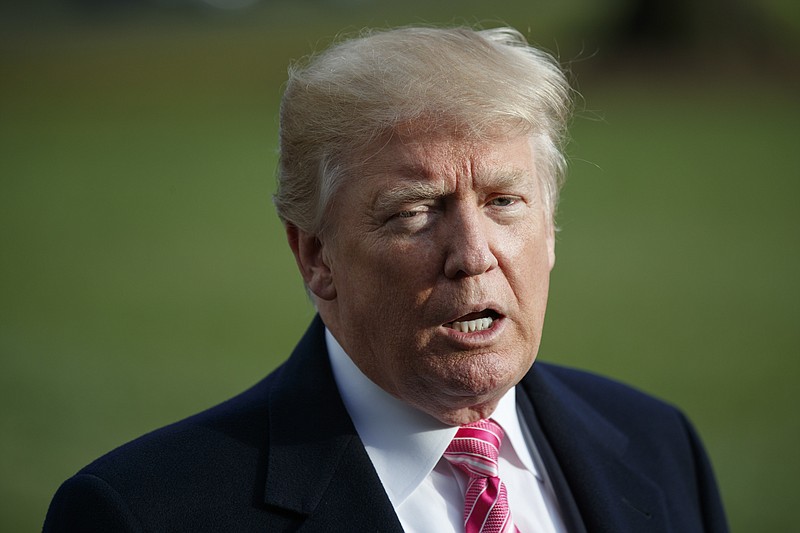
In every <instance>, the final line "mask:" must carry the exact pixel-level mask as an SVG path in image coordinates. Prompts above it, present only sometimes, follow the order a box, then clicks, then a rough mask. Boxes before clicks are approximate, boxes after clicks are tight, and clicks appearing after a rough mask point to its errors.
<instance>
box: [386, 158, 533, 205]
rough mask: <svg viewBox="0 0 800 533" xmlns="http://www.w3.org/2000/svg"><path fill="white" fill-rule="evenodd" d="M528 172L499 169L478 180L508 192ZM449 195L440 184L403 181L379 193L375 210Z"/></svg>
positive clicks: (413, 173) (415, 171)
mask: <svg viewBox="0 0 800 533" xmlns="http://www.w3.org/2000/svg"><path fill="white" fill-rule="evenodd" d="M401 174H402V175H404V176H423V175H425V172H424V171H420V170H418V169H414V168H411V169H406V171H404V172H401ZM527 175H528V172H526V171H523V170H521V169H518V168H500V169H493V170H490V171H488V172H484V173H482V174H480V175H479V177H478V179H479V180H480V181H481V182H484V183H485V184H486V185H485V186H488V187H491V188H493V189H499V190H510V189H512V188H514V187H515V186H517V185H518V184H519V183H520V181H522V180H523V178H524V177H526V176H527ZM448 194H450V191H448V190H446V188H445V187H444V185H443V184H442V183H436V184H433V183H427V182H424V181H419V180H417V179H409V180H404V181H403V183H402V184H401V185H398V186H396V187H391V188H388V189H385V190H383V191H381V192H380V194H379V195H378V197H377V199H376V201H375V208H376V210H378V211H385V210H389V209H393V208H395V207H397V206H399V205H405V204H413V203H416V202H420V201H424V200H436V199H438V198H443V197H445V196H447V195H448Z"/></svg>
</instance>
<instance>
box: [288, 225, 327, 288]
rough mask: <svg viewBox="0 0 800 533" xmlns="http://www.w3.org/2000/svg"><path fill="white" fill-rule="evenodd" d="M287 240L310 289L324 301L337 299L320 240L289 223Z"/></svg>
mask: <svg viewBox="0 0 800 533" xmlns="http://www.w3.org/2000/svg"><path fill="white" fill-rule="evenodd" d="M286 238H287V239H288V241H289V247H290V248H291V249H292V253H293V254H294V260H295V261H296V262H297V268H299V269H300V275H301V276H303V281H304V282H305V284H306V286H307V287H308V289H309V290H310V291H311V292H312V293H313V294H314V295H315V296H317V297H318V298H322V299H323V300H333V299H334V298H336V287H335V285H334V283H333V275H332V273H331V269H330V266H329V265H328V262H327V260H326V258H325V254H324V253H323V248H324V245H323V244H322V242H321V241H320V240H319V238H317V236H316V235H311V234H309V233H306V232H305V231H303V230H301V229H300V228H298V227H297V226H295V225H293V224H288V223H287V224H286Z"/></svg>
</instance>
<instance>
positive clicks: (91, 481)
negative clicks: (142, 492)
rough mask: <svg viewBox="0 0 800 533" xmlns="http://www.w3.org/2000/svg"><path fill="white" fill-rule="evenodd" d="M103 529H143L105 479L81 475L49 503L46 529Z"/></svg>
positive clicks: (129, 532) (112, 532)
mask: <svg viewBox="0 0 800 533" xmlns="http://www.w3.org/2000/svg"><path fill="white" fill-rule="evenodd" d="M101 531H102V532H108V533H123V532H125V533H133V532H141V531H144V529H143V528H142V526H141V524H140V523H139V521H138V520H137V519H136V517H135V516H133V513H131V511H130V509H129V508H128V506H127V504H126V503H125V502H124V501H123V499H122V497H121V496H120V495H119V493H118V492H117V491H115V490H114V489H113V488H112V487H111V486H110V485H109V484H108V483H106V482H105V481H104V480H103V479H101V478H99V477H97V476H93V475H91V474H78V475H76V476H74V477H72V478H70V479H68V480H67V481H65V482H64V484H63V485H61V487H60V488H59V489H58V491H57V492H56V494H55V496H54V497H53V501H52V502H50V508H49V509H48V510H47V517H46V518H45V521H44V528H43V532H44V533H62V532H63V533H72V532H75V533H77V532H86V533H91V532H98V533H99V532H101Z"/></svg>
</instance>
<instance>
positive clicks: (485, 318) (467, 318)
mask: <svg viewBox="0 0 800 533" xmlns="http://www.w3.org/2000/svg"><path fill="white" fill-rule="evenodd" d="M498 318H500V314H499V313H497V312H496V311H494V310H492V309H484V310H483V311H479V312H477V313H469V314H466V315H464V316H462V317H460V318H458V319H457V320H454V321H453V322H448V323H447V324H444V327H446V328H450V329H454V330H456V331H460V332H461V333H472V332H475V331H484V330H487V329H490V328H491V327H492V323H493V322H494V321H495V320H496V319H498Z"/></svg>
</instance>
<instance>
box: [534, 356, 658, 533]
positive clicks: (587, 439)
mask: <svg viewBox="0 0 800 533" xmlns="http://www.w3.org/2000/svg"><path fill="white" fill-rule="evenodd" d="M521 386H522V390H523V392H524V393H525V394H526V395H527V396H528V398H529V399H530V400H531V402H532V404H533V406H534V409H535V416H536V418H538V422H539V423H540V425H541V431H542V433H543V434H544V436H545V438H546V440H547V443H548V444H549V447H550V448H551V449H552V452H553V455H554V456H555V459H556V460H557V462H558V465H557V467H560V470H561V472H563V475H564V478H565V480H566V482H567V484H568V485H569V489H570V492H571V493H572V496H573V497H574V501H575V504H576V505H577V508H578V509H579V511H580V515H581V518H582V520H583V523H584V524H585V527H586V529H587V530H588V531H591V532H593V533H594V532H609V533H611V532H613V533H624V532H631V533H634V532H636V533H638V532H641V531H648V532H649V533H657V532H661V531H667V530H668V529H669V524H668V522H667V521H668V515H667V514H666V511H665V503H664V496H663V494H662V492H661V490H660V489H659V488H658V486H656V484H655V483H653V482H652V481H651V480H649V479H647V478H646V477H644V476H643V475H641V474H639V473H638V472H636V471H635V470H634V469H632V468H631V467H630V466H629V460H630V458H628V457H627V456H626V452H627V448H628V439H627V437H626V436H625V435H624V434H623V433H622V432H621V431H619V429H617V428H616V427H615V426H613V425H612V424H611V423H610V422H608V421H607V420H606V419H605V417H603V415H602V414H601V413H599V412H598V411H596V410H595V409H594V408H593V407H592V406H591V405H589V404H588V403H586V402H585V401H584V400H583V399H582V398H581V397H579V396H578V395H577V394H576V393H575V392H574V391H573V390H572V389H571V388H569V386H567V385H566V384H565V383H563V382H562V381H560V380H559V379H558V378H557V377H556V376H554V375H553V374H552V372H551V371H550V370H549V369H548V368H547V366H546V365H543V364H541V363H537V364H536V365H534V369H533V370H532V371H531V372H529V374H528V376H526V378H525V379H524V380H523V381H522V383H521ZM534 422H535V421H534Z"/></svg>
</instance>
